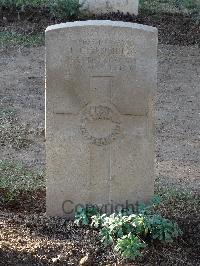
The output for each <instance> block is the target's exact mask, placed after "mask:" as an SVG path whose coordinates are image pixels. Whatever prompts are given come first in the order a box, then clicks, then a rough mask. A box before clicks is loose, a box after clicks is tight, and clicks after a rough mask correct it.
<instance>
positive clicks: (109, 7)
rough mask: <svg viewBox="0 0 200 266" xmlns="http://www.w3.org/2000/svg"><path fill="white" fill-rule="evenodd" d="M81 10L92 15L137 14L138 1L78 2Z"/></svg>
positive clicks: (101, 0)
mask: <svg viewBox="0 0 200 266" xmlns="http://www.w3.org/2000/svg"><path fill="white" fill-rule="evenodd" d="M79 3H80V4H82V5H83V6H82V9H86V10H88V11H90V12H91V13H94V14H101V13H109V12H118V11H120V12H123V13H125V14H126V13H130V14H135V15H137V14H138V0H79Z"/></svg>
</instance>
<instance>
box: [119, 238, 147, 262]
mask: <svg viewBox="0 0 200 266" xmlns="http://www.w3.org/2000/svg"><path fill="white" fill-rule="evenodd" d="M146 246H147V245H146V244H145V243H144V242H142V241H141V239H139V238H138V237H137V236H135V235H133V234H131V233H129V234H128V235H125V236H123V237H122V238H119V239H118V240H117V244H116V246H115V251H117V252H119V253H121V255H122V257H123V258H124V259H132V260H134V259H135V258H136V257H138V256H142V253H141V250H142V249H144V248H145V247H146Z"/></svg>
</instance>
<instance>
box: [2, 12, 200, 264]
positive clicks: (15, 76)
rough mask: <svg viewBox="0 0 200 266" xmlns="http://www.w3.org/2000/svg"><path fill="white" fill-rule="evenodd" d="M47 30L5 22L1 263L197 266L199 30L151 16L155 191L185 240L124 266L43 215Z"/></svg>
mask: <svg viewBox="0 0 200 266" xmlns="http://www.w3.org/2000/svg"><path fill="white" fill-rule="evenodd" d="M113 16H115V15H112V17H113ZM106 17H107V18H109V16H106ZM123 19H124V20H130V17H129V18H128V17H124V18H123ZM176 22H177V23H176ZM48 23H49V22H48V21H46V20H44V21H42V20H41V19H38V21H37V20H35V21H32V22H30V21H26V22H25V21H18V22H16V21H15V23H13V21H11V22H9V21H6V20H5V19H4V20H3V19H2V20H1V24H0V27H1V30H2V32H1V33H0V43H1V48H0V53H1V55H0V57H1V61H0V88H1V90H0V143H1V148H0V160H1V161H0V177H1V180H0V193H1V201H0V265H51V264H56V265H78V263H79V261H80V259H81V258H83V257H84V256H86V255H87V254H89V257H90V260H91V261H90V262H91V265H115V263H117V265H199V257H198V255H199V254H200V246H199V242H200V233H199V232H200V227H199V226H200V223H199V222H200V217H199V213H200V212H199V211H200V200H199V191H200V190H199V189H200V188H199V178H200V152H199V150H200V144H199V143H200V142H199V141H200V139H199V132H200V123H199V118H200V108H199V101H200V90H199V84H200V53H199V47H198V41H199V39H198V38H199V37H198V30H199V26H198V25H197V24H196V23H194V22H193V21H191V20H189V18H188V17H186V18H184V19H183V18H181V19H180V18H179V17H177V18H175V17H174V16H172V17H171V18H170V16H167V15H166V16H163V17H162V19H160V18H159V19H158V18H157V20H156V18H155V17H150V16H149V17H147V18H146V24H151V23H152V24H154V25H155V26H158V28H159V47H158V89H157V91H156V94H155V124H156V130H155V150H156V161H155V177H156V185H155V187H156V194H159V195H160V196H161V198H162V203H161V205H160V207H159V208H158V210H156V211H159V213H161V214H163V215H164V216H165V217H167V218H170V219H172V220H174V221H177V223H178V224H179V226H180V228H181V229H182V231H183V236H182V237H180V238H178V239H177V240H176V241H175V242H174V243H172V244H168V245H160V244H156V243H155V244H154V245H150V246H149V248H148V249H146V250H145V253H144V256H143V257H141V258H139V259H138V260H137V261H136V262H131V263H130V264H128V263H127V262H126V263H125V262H124V261H122V260H121V259H120V257H119V256H117V255H116V254H115V253H114V252H113V251H112V249H110V248H104V247H103V246H102V245H101V244H100V242H99V239H98V233H97V231H95V230H92V229H89V228H88V227H85V228H79V227H77V226H76V225H74V224H73V222H67V223H66V222H65V220H64V219H62V218H48V217H46V216H45V176H44V169H45V137H44V127H45V124H44V123H45V121H44V112H45V110H44V53H45V49H44V44H43V35H42V34H41V32H42V30H43V29H44V28H45V27H46V25H47V24H48ZM143 23H144V22H143ZM156 23H157V25H156ZM188 25H189V26H188ZM122 182H123V177H122Z"/></svg>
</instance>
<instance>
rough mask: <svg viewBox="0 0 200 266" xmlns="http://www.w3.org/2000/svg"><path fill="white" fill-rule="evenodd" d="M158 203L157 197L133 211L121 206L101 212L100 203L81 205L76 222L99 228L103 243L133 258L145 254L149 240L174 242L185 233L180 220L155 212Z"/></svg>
mask: <svg viewBox="0 0 200 266" xmlns="http://www.w3.org/2000/svg"><path fill="white" fill-rule="evenodd" d="M157 204H158V202H156V203H155V201H152V203H151V204H150V205H149V206H145V205H144V204H142V205H140V206H139V208H138V210H137V211H136V212H135V213H132V214H130V210H128V211H126V210H121V211H120V212H117V213H113V214H111V215H107V214H101V213H100V210H98V209H97V208H96V207H95V208H92V207H86V208H79V209H78V210H77V212H76V214H75V223H76V224H77V225H79V226H81V225H90V226H91V227H93V228H96V229H98V230H99V236H100V239H101V242H102V243H103V245H105V246H113V247H114V250H115V251H116V252H118V253H120V255H121V256H122V257H123V258H124V259H132V260H133V259H135V258H137V257H138V256H142V255H143V251H144V249H145V248H146V247H147V245H148V244H149V243H152V242H153V241H159V242H161V243H171V242H173V240H174V239H175V238H177V237H178V236H180V235H182V231H181V230H180V228H179V226H178V224H177V223H176V222H173V221H171V220H169V219H166V218H164V217H162V216H161V215H159V214H155V213H153V208H154V207H155V206H156V205H157Z"/></svg>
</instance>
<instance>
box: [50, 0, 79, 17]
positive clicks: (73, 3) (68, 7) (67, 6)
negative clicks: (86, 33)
mask: <svg viewBox="0 0 200 266" xmlns="http://www.w3.org/2000/svg"><path fill="white" fill-rule="evenodd" d="M48 7H49V10H50V13H51V15H53V16H54V17H55V18H57V19H67V18H72V17H78V15H79V9H80V7H81V5H80V4H79V1H78V0H51V1H50V2H49V5H48Z"/></svg>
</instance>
